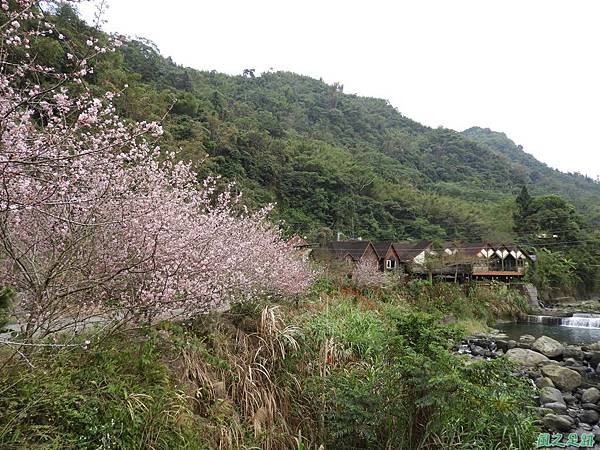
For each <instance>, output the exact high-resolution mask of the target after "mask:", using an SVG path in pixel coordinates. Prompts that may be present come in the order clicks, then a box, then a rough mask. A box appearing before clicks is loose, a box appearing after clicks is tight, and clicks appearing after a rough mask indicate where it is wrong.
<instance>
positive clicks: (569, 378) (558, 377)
mask: <svg viewBox="0 0 600 450" xmlns="http://www.w3.org/2000/svg"><path fill="white" fill-rule="evenodd" d="M541 371H542V374H543V375H544V376H546V377H548V378H550V379H551V380H552V382H553V383H554V386H556V387H557V388H558V389H560V390H561V391H567V392H570V391H572V390H573V389H575V388H576V387H579V386H580V385H581V375H579V373H577V372H575V371H574V370H571V369H567V368H566V367H561V366H559V365H556V364H548V365H545V366H543V367H542V369H541Z"/></svg>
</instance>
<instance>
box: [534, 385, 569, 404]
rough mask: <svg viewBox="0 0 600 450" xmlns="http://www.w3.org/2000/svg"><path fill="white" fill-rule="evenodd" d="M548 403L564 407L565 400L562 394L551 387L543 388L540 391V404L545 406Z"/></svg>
mask: <svg viewBox="0 0 600 450" xmlns="http://www.w3.org/2000/svg"><path fill="white" fill-rule="evenodd" d="M548 403H562V404H563V405H564V403H565V400H564V398H563V395H562V393H561V392H560V391H559V390H558V389H556V388H553V387H549V386H548V387H543V388H541V389H540V404H541V405H545V404H548Z"/></svg>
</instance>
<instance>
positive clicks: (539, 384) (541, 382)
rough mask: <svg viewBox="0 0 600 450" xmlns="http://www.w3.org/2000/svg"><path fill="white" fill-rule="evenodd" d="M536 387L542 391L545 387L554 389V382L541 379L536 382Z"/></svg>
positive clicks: (548, 379) (545, 378)
mask: <svg viewBox="0 0 600 450" xmlns="http://www.w3.org/2000/svg"><path fill="white" fill-rule="evenodd" d="M535 385H536V386H537V387H538V388H539V389H541V388H544V387H554V383H552V380H551V379H550V378H548V377H540V378H538V379H537V380H535Z"/></svg>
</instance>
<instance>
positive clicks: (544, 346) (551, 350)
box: [531, 336, 565, 358]
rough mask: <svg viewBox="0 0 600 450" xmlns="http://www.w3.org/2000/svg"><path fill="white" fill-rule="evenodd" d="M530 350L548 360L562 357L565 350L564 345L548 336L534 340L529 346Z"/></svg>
mask: <svg viewBox="0 0 600 450" xmlns="http://www.w3.org/2000/svg"><path fill="white" fill-rule="evenodd" d="M531 348H532V349H533V350H535V351H537V352H540V353H541V354H542V355H546V356H548V357H550V358H555V357H557V356H560V355H562V354H563V351H564V350H565V346H564V345H562V344H561V343H560V342H558V341H555V340H554V339H552V338H550V337H548V336H541V337H539V338H538V339H536V341H535V342H534V343H533V344H531Z"/></svg>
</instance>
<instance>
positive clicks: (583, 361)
mask: <svg viewBox="0 0 600 450" xmlns="http://www.w3.org/2000/svg"><path fill="white" fill-rule="evenodd" d="M454 350H455V351H456V352H457V353H459V354H465V355H469V356H470V357H471V358H472V359H473V360H480V359H491V358H498V357H506V358H509V359H511V360H512V361H514V362H516V363H518V365H519V370H518V373H515V375H517V376H518V375H520V376H526V377H528V378H529V379H530V380H531V382H532V388H533V389H534V390H535V395H536V399H537V401H538V405H539V406H537V407H536V408H535V411H536V412H537V413H538V414H539V416H540V420H541V423H542V427H543V428H544V429H545V430H546V431H548V432H559V433H578V434H580V435H581V434H583V433H593V434H594V435H595V441H596V442H597V443H600V424H599V422H600V342H597V343H593V344H589V345H583V346H580V345H563V344H561V343H560V342H558V341H556V340H554V339H552V338H549V337H547V336H541V337H539V338H537V339H536V338H535V337H533V336H531V335H523V336H521V337H520V339H519V340H511V339H508V337H507V336H506V335H504V334H502V333H493V334H488V335H484V334H479V335H475V336H472V337H470V338H468V339H467V340H466V341H465V342H464V343H463V344H462V345H460V346H458V347H456V348H455V349H454ZM594 448H600V447H599V446H597V447H594Z"/></svg>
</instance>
